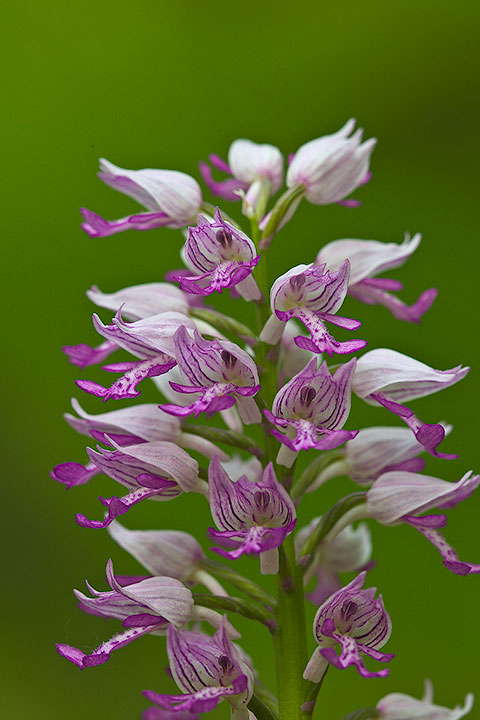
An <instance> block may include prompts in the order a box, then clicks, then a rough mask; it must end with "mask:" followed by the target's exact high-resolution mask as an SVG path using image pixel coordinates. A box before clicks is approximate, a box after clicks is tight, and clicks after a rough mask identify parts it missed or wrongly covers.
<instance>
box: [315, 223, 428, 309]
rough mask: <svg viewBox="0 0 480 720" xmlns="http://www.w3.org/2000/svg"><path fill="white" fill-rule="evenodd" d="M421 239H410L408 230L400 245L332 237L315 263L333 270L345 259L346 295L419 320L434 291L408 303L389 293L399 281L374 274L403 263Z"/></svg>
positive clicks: (395, 289) (426, 292) (398, 285)
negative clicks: (334, 238) (346, 271)
mask: <svg viewBox="0 0 480 720" xmlns="http://www.w3.org/2000/svg"><path fill="white" fill-rule="evenodd" d="M421 239H422V236H421V235H420V234H419V233H417V234H416V235H414V236H413V237H412V238H410V235H409V234H408V233H407V234H406V235H405V240H404V242H403V243H402V244H401V245H397V243H383V242H378V241H377V240H335V241H334V242H331V243H328V244H327V245H325V246H324V247H323V248H322V249H321V250H320V252H319V253H318V255H317V259H316V262H317V263H318V264H323V263H326V265H327V267H328V268H329V269H330V270H336V269H337V268H338V267H340V265H341V264H342V263H343V262H344V261H345V260H346V259H348V260H349V262H350V278H349V282H348V293H349V295H351V296H352V297H355V298H357V300H361V301H362V302H364V303H366V304H367V305H384V306H385V307H386V308H388V310H390V312H391V313H392V315H394V316H395V317H396V318H398V319H399V320H406V321H407V322H419V321H420V318H421V317H422V315H423V314H424V313H425V312H426V311H427V310H428V309H429V307H430V306H431V305H432V303H433V301H434V300H435V298H436V297H437V290H436V289H435V288H430V289H429V290H425V292H423V293H422V294H421V295H420V297H419V298H418V300H417V301H416V302H415V303H414V304H413V305H410V306H409V305H406V304H405V303H404V302H403V301H402V300H400V299H399V298H397V297H396V296H395V295H392V292H395V291H397V290H402V288H403V286H402V284H401V283H399V282H398V280H392V279H391V278H377V277H376V276H377V275H379V274H380V273H383V272H385V271H387V270H392V269H393V268H396V267H399V266H400V265H403V264H404V263H405V262H406V261H407V260H408V259H409V257H410V256H411V255H412V254H413V253H414V252H415V250H416V249H417V248H418V246H419V245H420V240H421Z"/></svg>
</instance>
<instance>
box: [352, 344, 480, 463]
mask: <svg viewBox="0 0 480 720" xmlns="http://www.w3.org/2000/svg"><path fill="white" fill-rule="evenodd" d="M469 370H470V368H468V367H464V368H462V366H461V365H457V367H454V368H452V369H451V370H434V369H433V368H431V367H429V366H428V365H425V364H424V363H422V362H420V361H419V360H415V359H414V358H411V357H408V355H403V354H402V353H399V352H396V351H395V350H388V349H385V348H381V349H378V350H370V352H367V353H365V355H363V356H362V357H361V358H360V359H359V361H358V363H357V369H356V371H355V377H354V378H353V384H352V390H353V392H354V393H355V394H356V395H358V397H360V398H362V399H363V400H365V402H366V403H368V404H369V405H377V406H378V405H382V406H383V407H385V408H386V409H387V410H389V411H390V412H392V413H394V414H395V415H398V417H400V418H401V419H402V420H403V421H404V422H405V423H406V424H407V425H408V427H409V428H410V429H411V430H412V432H413V434H414V435H415V438H416V439H417V441H418V442H419V443H420V444H421V445H423V446H424V448H425V450H427V452H429V453H430V454H431V455H434V456H435V457H441V458H446V459H451V458H456V457H457V456H456V455H448V454H445V453H442V452H440V451H438V450H437V449H436V448H437V446H438V445H439V444H440V443H441V442H442V440H443V439H444V437H445V435H446V431H445V428H444V427H443V425H440V424H435V425H428V424H427V423H424V422H422V420H420V419H419V418H418V417H417V416H416V415H414V413H413V410H410V408H408V407H405V406H404V405H403V404H400V403H403V402H407V401H408V400H414V399H415V398H419V397H426V396H427V395H432V394H433V393H436V392H438V391H439V390H443V388H446V387H449V386H450V385H455V383H457V382H459V381H460V380H462V379H463V378H464V377H465V375H466V374H467V373H468V371H469Z"/></svg>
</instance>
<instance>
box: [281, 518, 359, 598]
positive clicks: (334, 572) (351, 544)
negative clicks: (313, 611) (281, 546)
mask: <svg viewBox="0 0 480 720" xmlns="http://www.w3.org/2000/svg"><path fill="white" fill-rule="evenodd" d="M320 521H321V517H317V518H314V519H313V520H312V521H311V522H310V523H309V524H308V525H306V526H305V527H303V528H302V529H301V530H300V532H298V533H297V534H296V536H295V549H296V551H297V555H299V554H300V551H301V549H302V546H303V545H304V544H305V542H306V540H307V539H308V537H309V536H310V535H311V534H312V532H313V531H314V530H315V529H316V528H317V526H318V524H319V523H320ZM371 555H372V538H371V535H370V530H369V529H368V525H366V524H365V523H360V524H359V525H358V527H357V528H354V527H353V525H347V527H346V528H344V529H343V530H342V531H341V532H339V533H338V535H336V536H335V537H334V538H333V539H332V540H324V541H322V542H321V543H320V545H319V547H318V550H317V551H316V553H315V558H314V560H313V562H312V563H311V565H310V567H309V570H308V572H307V573H306V575H305V582H306V583H307V582H308V581H309V580H310V578H311V577H312V576H315V577H316V585H315V589H314V590H313V591H312V592H311V593H310V594H309V595H307V597H308V599H309V600H310V602H312V603H314V604H315V605H321V604H322V603H323V602H325V600H326V599H327V598H328V597H330V595H332V594H333V593H335V592H337V590H340V588H341V587H342V583H341V581H340V573H344V572H360V570H364V569H367V566H368V569H369V568H370V566H371V563H370V558H371Z"/></svg>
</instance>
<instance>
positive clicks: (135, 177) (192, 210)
mask: <svg viewBox="0 0 480 720" xmlns="http://www.w3.org/2000/svg"><path fill="white" fill-rule="evenodd" d="M98 177H99V178H100V180H103V182H104V183H105V184H106V185H109V186H110V187H111V188H113V189H114V190H118V191H119V192H121V193H123V194H124V195H129V196H130V197H131V198H133V199H134V200H136V201H137V202H138V203H140V205H143V207H145V208H146V209H147V211H148V212H143V213H137V214H135V215H128V216H127V217H124V218H121V219H120V220H104V219H103V218H102V217H100V216H99V215H96V214H95V213H94V212H92V211H91V210H86V209H85V208H82V211H81V212H82V216H83V219H84V223H83V225H82V228H83V229H84V230H85V232H86V233H87V234H88V235H90V237H93V238H95V237H107V236H108V235H114V234H115V233H119V232H123V231H124V230H151V229H152V228H158V227H170V228H182V227H186V226H187V225H188V224H189V223H190V222H191V221H192V219H194V218H195V217H196V216H197V213H198V212H199V210H200V207H201V204H202V191H201V189H200V186H199V185H198V183H197V181H196V180H194V179H193V178H192V177H190V176H189V175H186V174H185V173H182V172H177V171H176V170H151V169H146V170H125V169H124V168H121V167H118V166H117V165H114V164H113V163H111V162H109V161H108V160H105V159H104V158H101V159H100V172H99V173H98Z"/></svg>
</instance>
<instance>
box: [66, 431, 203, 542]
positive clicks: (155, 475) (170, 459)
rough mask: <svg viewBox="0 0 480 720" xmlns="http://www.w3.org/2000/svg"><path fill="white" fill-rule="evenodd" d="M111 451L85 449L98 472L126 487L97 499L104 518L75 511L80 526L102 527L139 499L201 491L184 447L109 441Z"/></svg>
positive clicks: (174, 496) (171, 496)
mask: <svg viewBox="0 0 480 720" xmlns="http://www.w3.org/2000/svg"><path fill="white" fill-rule="evenodd" d="M111 444H112V445H113V447H114V448H115V449H114V450H105V449H104V448H101V447H98V449H97V450H96V451H95V450H92V449H90V448H87V454H88V456H89V458H90V460H91V462H92V464H93V465H95V466H96V468H98V471H99V472H102V473H105V475H108V476H109V477H111V478H113V479H114V480H116V481H117V482H119V483H121V484H122V485H124V486H125V487H127V488H128V489H129V491H130V492H129V493H128V494H127V495H124V496H123V497H121V498H119V497H117V496H116V495H115V496H113V497H110V498H99V499H100V502H101V503H102V504H103V505H104V506H105V507H106V508H107V513H106V516H105V518H104V520H88V519H87V518H86V517H85V515H82V514H77V517H76V519H77V523H78V524H79V525H82V527H89V528H106V527H108V526H109V525H110V523H112V522H113V520H115V518H117V517H118V516H119V515H124V514H125V513H126V512H128V510H129V509H130V508H131V507H132V506H133V505H136V504H137V503H139V502H141V501H142V500H146V499H151V500H160V501H166V500H171V499H172V498H176V497H178V496H179V495H181V494H182V492H192V491H197V492H204V489H203V485H202V483H201V481H199V479H198V463H197V461H196V460H194V459H193V458H191V457H190V455H188V453H186V452H185V450H182V449H181V448H179V447H177V446H176V445H174V444H173V443H169V442H150V443H141V444H139V445H127V446H123V447H120V446H119V445H117V444H116V443H114V442H113V440H111Z"/></svg>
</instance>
